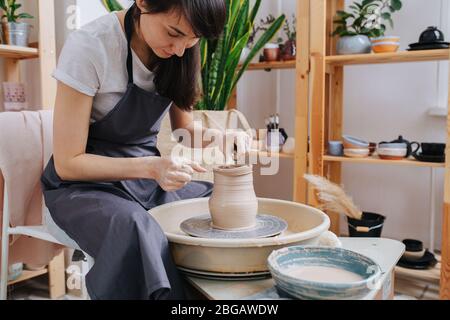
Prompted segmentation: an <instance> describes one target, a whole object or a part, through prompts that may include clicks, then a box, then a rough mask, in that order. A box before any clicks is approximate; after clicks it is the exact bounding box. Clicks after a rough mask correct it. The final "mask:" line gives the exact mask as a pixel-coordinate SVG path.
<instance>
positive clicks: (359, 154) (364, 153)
mask: <svg viewBox="0 0 450 320" xmlns="http://www.w3.org/2000/svg"><path fill="white" fill-rule="evenodd" d="M369 154H370V150H369V148H365V149H344V155H345V156H346V157H349V158H366V157H368V156H369Z"/></svg>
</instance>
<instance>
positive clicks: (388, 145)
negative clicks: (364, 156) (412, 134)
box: [378, 143, 408, 149]
mask: <svg viewBox="0 0 450 320" xmlns="http://www.w3.org/2000/svg"><path fill="white" fill-rule="evenodd" d="M378 147H379V148H380V149H407V148H408V145H407V144H406V143H380V144H379V145H378Z"/></svg>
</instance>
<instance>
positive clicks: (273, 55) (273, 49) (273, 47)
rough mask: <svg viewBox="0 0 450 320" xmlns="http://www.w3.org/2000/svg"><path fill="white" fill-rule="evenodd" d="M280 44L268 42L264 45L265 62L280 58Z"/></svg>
mask: <svg viewBox="0 0 450 320" xmlns="http://www.w3.org/2000/svg"><path fill="white" fill-rule="evenodd" d="M280 54H281V50H280V46H279V45H278V44H274V43H268V44H266V45H265V47H264V60H265V61H267V62H272V61H279V60H280Z"/></svg>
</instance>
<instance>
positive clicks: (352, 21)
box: [332, 0, 402, 54]
mask: <svg viewBox="0 0 450 320" xmlns="http://www.w3.org/2000/svg"><path fill="white" fill-rule="evenodd" d="M349 8H350V9H351V12H347V11H338V12H337V19H336V20H334V23H335V24H337V27H336V29H335V31H334V32H333V34H332V35H333V36H335V35H338V36H339V37H340V39H339V41H338V44H337V53H338V54H358V53H370V52H371V49H372V43H371V40H370V38H378V37H381V36H384V34H385V31H386V24H385V23H384V21H388V22H389V23H390V24H391V25H393V20H392V13H394V12H396V11H399V10H400V9H401V8H402V2H401V0H363V1H362V2H361V3H358V2H354V3H353V4H352V5H350V6H349Z"/></svg>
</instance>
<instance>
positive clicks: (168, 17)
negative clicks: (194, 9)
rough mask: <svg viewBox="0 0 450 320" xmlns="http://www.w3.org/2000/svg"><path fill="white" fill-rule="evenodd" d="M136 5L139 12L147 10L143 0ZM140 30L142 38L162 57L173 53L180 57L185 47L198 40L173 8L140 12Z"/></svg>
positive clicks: (167, 56) (181, 16) (165, 57)
mask: <svg viewBox="0 0 450 320" xmlns="http://www.w3.org/2000/svg"><path fill="white" fill-rule="evenodd" d="M137 5H138V7H139V9H140V10H141V12H148V10H147V9H146V8H145V7H144V2H143V0H141V1H137ZM140 31H141V37H142V38H143V40H144V41H145V42H146V43H147V45H148V46H149V47H150V48H151V49H152V50H153V52H154V53H155V54H156V55H157V56H158V57H159V58H162V59H168V58H170V57H172V56H173V55H177V56H178V57H182V56H183V55H184V52H185V50H186V49H189V48H192V47H193V46H195V45H196V44H197V43H198V41H199V38H197V37H196V35H195V34H194V32H193V31H192V27H191V26H190V25H189V23H188V21H187V19H186V18H185V17H184V15H182V14H180V13H179V12H177V11H175V10H174V11H171V12H167V13H158V14H141V20H140Z"/></svg>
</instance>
